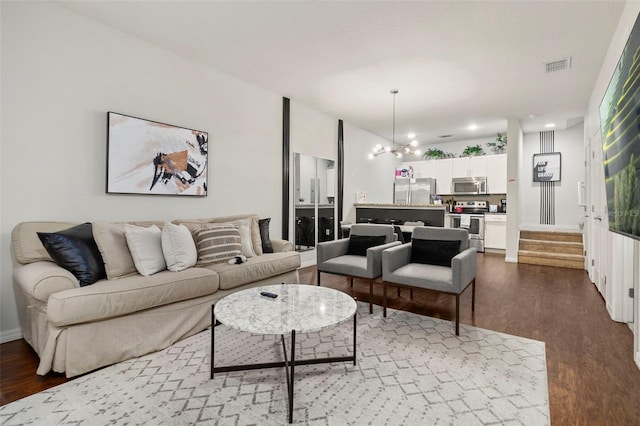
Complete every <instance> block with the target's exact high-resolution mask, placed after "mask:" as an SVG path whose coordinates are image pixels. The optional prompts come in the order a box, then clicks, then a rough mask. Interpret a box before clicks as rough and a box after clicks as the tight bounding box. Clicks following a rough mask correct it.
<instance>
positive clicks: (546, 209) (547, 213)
mask: <svg viewBox="0 0 640 426" xmlns="http://www.w3.org/2000/svg"><path fill="white" fill-rule="evenodd" d="M553 138H554V132H553V131H547V132H540V153H547V152H555V151H554V147H553ZM555 187H556V183H555V182H540V223H541V224H543V225H554V224H555V223H556V215H555V211H556V203H555V200H556V196H555Z"/></svg>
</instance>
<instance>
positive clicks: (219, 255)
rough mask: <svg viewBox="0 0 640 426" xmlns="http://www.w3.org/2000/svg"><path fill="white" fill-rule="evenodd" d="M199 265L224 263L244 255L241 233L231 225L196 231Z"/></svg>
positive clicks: (213, 226) (214, 226)
mask: <svg viewBox="0 0 640 426" xmlns="http://www.w3.org/2000/svg"><path fill="white" fill-rule="evenodd" d="M194 235H195V238H196V248H197V250H198V264H208V263H215V262H224V261H226V260H228V259H231V258H233V257H236V256H240V254H242V244H241V238H240V232H239V231H238V229H237V228H236V227H235V226H231V225H212V226H211V227H209V228H202V229H196V231H195V233H194Z"/></svg>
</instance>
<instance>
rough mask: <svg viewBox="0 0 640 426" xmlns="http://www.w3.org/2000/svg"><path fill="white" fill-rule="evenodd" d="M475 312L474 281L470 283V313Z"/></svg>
mask: <svg viewBox="0 0 640 426" xmlns="http://www.w3.org/2000/svg"><path fill="white" fill-rule="evenodd" d="M475 311H476V279H475V278H474V279H473V281H472V282H471V312H475Z"/></svg>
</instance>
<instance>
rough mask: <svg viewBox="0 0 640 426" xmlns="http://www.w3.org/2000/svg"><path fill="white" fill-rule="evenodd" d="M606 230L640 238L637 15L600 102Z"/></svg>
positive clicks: (639, 28) (639, 21)
mask: <svg viewBox="0 0 640 426" xmlns="http://www.w3.org/2000/svg"><path fill="white" fill-rule="evenodd" d="M600 128H601V132H602V154H603V165H604V177H605V186H606V193H607V211H608V216H609V230H610V231H613V232H616V233H619V234H623V235H626V236H629V237H631V238H635V239H637V240H640V17H638V18H636V22H635V24H634V25H633V29H632V30H631V34H630V35H629V39H628V40H627V43H626V45H625V47H624V50H623V51H622V54H621V55H620V59H619V60H618V65H617V66H616V68H615V70H614V72H613V75H612V76H611V81H610V82H609V86H608V87H607V91H606V92H605V94H604V97H603V98H602V102H601V103H600Z"/></svg>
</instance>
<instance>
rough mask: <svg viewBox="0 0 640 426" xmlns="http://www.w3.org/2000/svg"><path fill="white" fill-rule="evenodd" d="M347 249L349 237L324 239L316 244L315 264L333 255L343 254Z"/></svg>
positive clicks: (331, 257)
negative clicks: (331, 239)
mask: <svg viewBox="0 0 640 426" xmlns="http://www.w3.org/2000/svg"><path fill="white" fill-rule="evenodd" d="M348 251H349V239H348V238H342V239H340V240H333V241H324V242H322V243H318V244H317V245H316V253H317V257H316V266H317V265H320V264H321V263H322V262H326V261H327V260H329V259H333V258H334V257H338V256H344V255H345V254H347V252H348Z"/></svg>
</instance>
